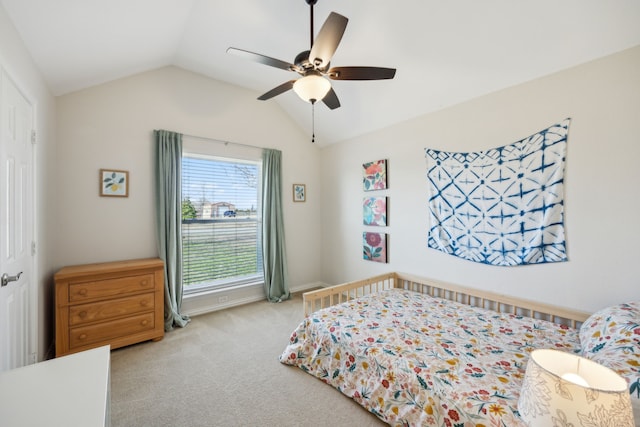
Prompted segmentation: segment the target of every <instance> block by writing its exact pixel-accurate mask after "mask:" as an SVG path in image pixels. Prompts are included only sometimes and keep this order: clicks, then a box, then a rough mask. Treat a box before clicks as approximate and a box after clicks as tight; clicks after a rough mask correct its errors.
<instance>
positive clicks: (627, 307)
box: [580, 301, 640, 417]
mask: <svg viewBox="0 0 640 427" xmlns="http://www.w3.org/2000/svg"><path fill="white" fill-rule="evenodd" d="M580 346H581V348H582V355H583V356H584V357H586V358H588V359H591V360H593V361H594V362H597V363H599V364H601V365H604V366H606V367H608V368H610V369H612V370H614V371H616V372H617V373H618V374H619V375H620V376H622V377H623V378H624V379H625V380H627V383H628V384H629V393H630V394H631V404H632V406H633V410H634V414H635V416H636V417H638V416H639V415H640V414H638V412H639V411H640V301H635V302H630V303H625V304H618V305H614V306H612V307H607V308H604V309H602V310H600V311H597V312H596V313H594V314H592V315H591V316H589V318H588V319H587V320H586V321H585V322H584V323H583V324H582V326H581V327H580Z"/></svg>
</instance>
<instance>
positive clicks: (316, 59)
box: [309, 12, 349, 68]
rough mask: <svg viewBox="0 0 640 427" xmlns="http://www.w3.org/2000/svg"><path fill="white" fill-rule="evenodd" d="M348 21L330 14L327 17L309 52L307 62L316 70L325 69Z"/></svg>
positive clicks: (338, 15)
mask: <svg viewBox="0 0 640 427" xmlns="http://www.w3.org/2000/svg"><path fill="white" fill-rule="evenodd" d="M347 22H349V20H348V19H347V18H345V17H344V16H342V15H340V14H338V13H335V12H331V13H330V14H329V17H328V18H327V20H326V21H324V24H323V25H322V28H320V31H319V32H318V36H317V37H316V40H315V42H314V43H313V46H312V47H311V52H309V62H311V63H312V64H313V65H314V66H315V67H316V68H326V67H328V66H329V62H330V61H331V58H332V57H333V54H334V53H335V52H336V49H337V48H338V44H339V43H340V40H341V39H342V35H343V34H344V30H345V29H346V28H347Z"/></svg>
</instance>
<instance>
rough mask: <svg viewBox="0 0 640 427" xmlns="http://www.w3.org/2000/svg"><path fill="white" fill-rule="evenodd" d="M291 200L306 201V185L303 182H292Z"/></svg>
mask: <svg viewBox="0 0 640 427" xmlns="http://www.w3.org/2000/svg"><path fill="white" fill-rule="evenodd" d="M293 201H294V202H306V201H307V186H306V185H304V184H293Z"/></svg>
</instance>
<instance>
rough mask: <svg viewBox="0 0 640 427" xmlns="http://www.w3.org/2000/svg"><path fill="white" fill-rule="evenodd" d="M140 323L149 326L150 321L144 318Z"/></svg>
mask: <svg viewBox="0 0 640 427" xmlns="http://www.w3.org/2000/svg"><path fill="white" fill-rule="evenodd" d="M140 324H141V325H142V326H147V325H148V324H149V321H148V320H147V319H144V320H143V321H142V322H140Z"/></svg>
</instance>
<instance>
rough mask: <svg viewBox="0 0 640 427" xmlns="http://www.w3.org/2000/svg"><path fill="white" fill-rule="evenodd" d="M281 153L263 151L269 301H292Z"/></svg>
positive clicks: (265, 250)
mask: <svg viewBox="0 0 640 427" xmlns="http://www.w3.org/2000/svg"><path fill="white" fill-rule="evenodd" d="M281 163H282V153H281V152H280V151H279V150H271V149H264V150H263V151H262V257H263V267H264V288H265V292H266V294H267V299H268V300H269V301H271V302H280V301H283V300H286V299H289V297H290V294H289V278H288V274H287V257H286V251H285V244H284V222H283V220H282V178H281V175H282V172H281V171H282V166H281Z"/></svg>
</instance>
